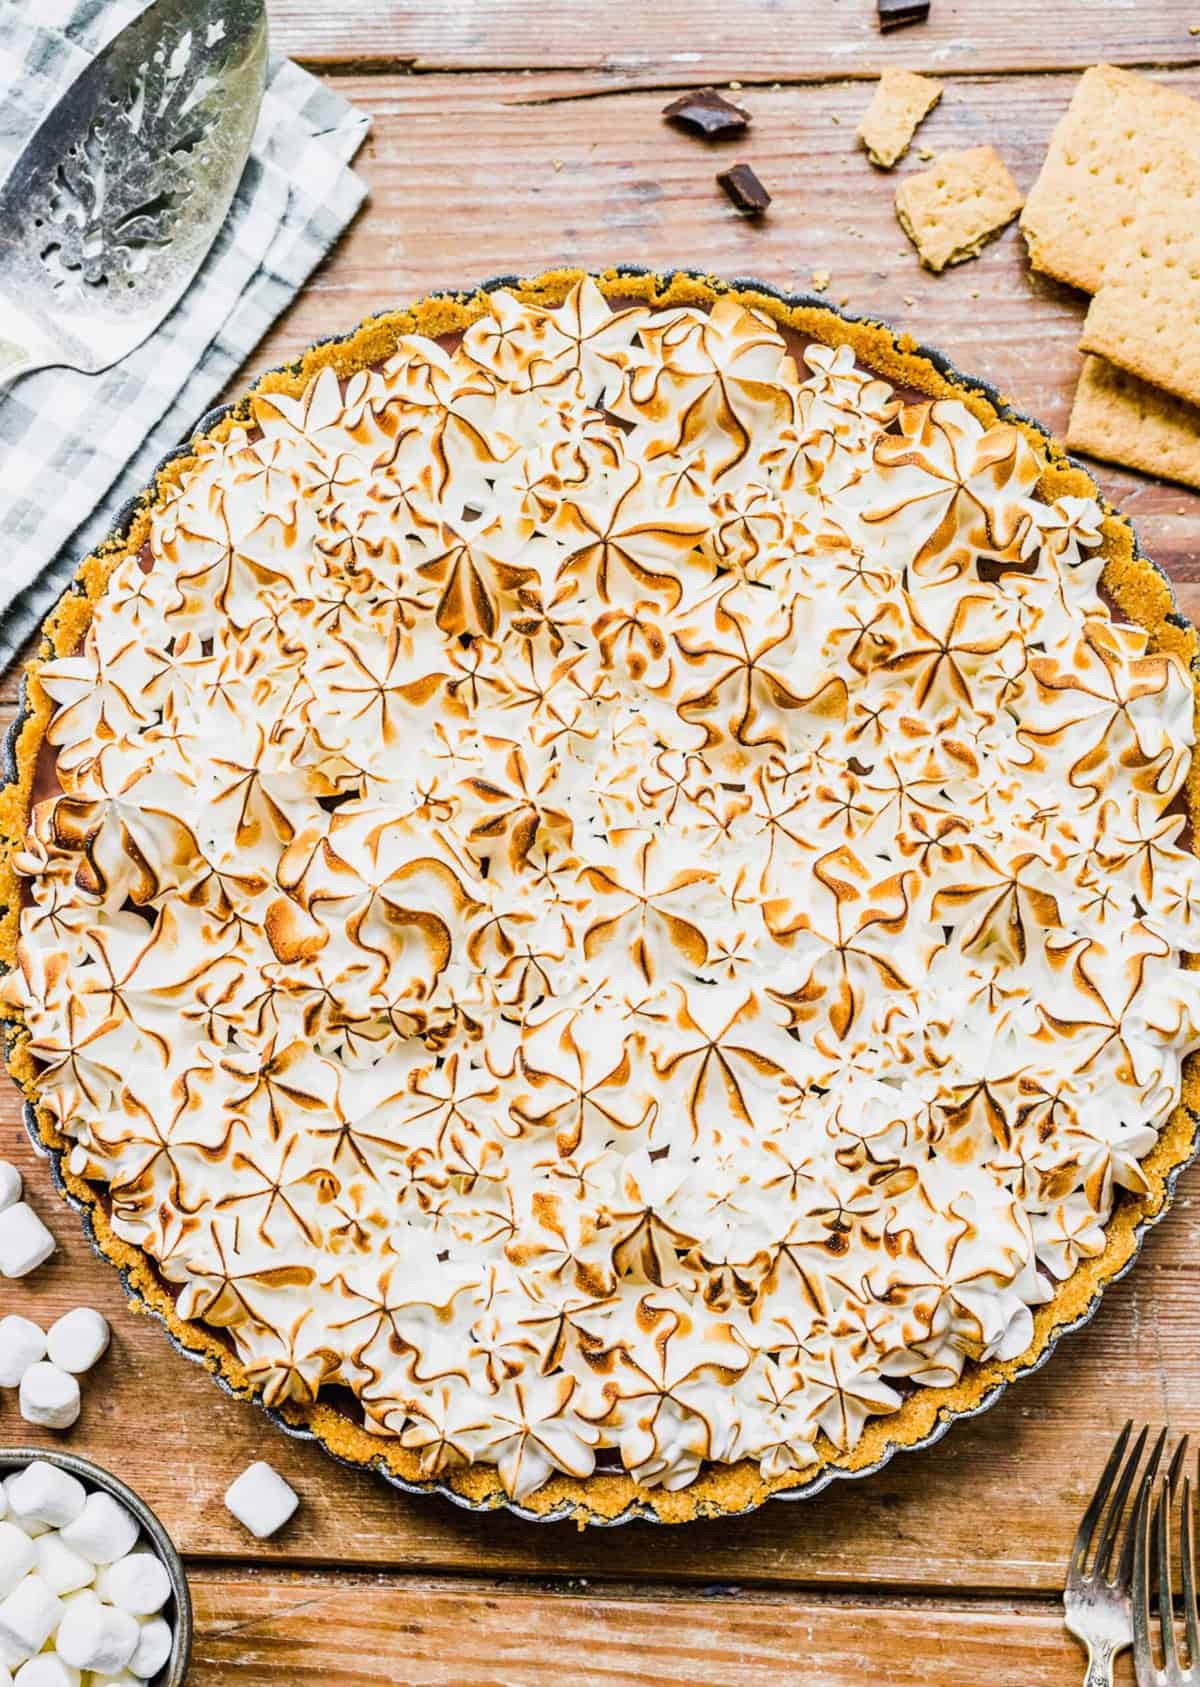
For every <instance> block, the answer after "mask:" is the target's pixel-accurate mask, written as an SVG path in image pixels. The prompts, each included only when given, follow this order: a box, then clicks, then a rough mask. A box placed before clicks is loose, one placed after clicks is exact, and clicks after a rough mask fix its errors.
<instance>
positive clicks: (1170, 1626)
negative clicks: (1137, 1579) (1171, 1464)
mask: <svg viewBox="0 0 1200 1687" xmlns="http://www.w3.org/2000/svg"><path fill="white" fill-rule="evenodd" d="M1154 1523H1155V1533H1156V1535H1157V1537H1158V1548H1157V1550H1158V1623H1159V1627H1160V1628H1161V1629H1162V1648H1163V1668H1164V1669H1165V1670H1166V1672H1167V1675H1168V1676H1169V1677H1171V1676H1177V1675H1178V1673H1179V1654H1178V1651H1177V1650H1176V1647H1175V1607H1174V1605H1173V1604H1172V1601H1171V1489H1170V1486H1169V1480H1168V1478H1167V1477H1165V1476H1164V1477H1163V1480H1162V1486H1161V1488H1160V1489H1159V1496H1158V1503H1157V1504H1156V1506H1155V1508H1154Z"/></svg>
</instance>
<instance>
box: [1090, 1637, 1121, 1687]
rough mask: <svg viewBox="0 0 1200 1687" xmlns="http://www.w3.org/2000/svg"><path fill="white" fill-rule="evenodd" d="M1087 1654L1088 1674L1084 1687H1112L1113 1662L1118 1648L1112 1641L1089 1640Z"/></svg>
mask: <svg viewBox="0 0 1200 1687" xmlns="http://www.w3.org/2000/svg"><path fill="white" fill-rule="evenodd" d="M1087 1653H1088V1663H1087V1674H1086V1675H1085V1676H1084V1678H1083V1687H1112V1678H1113V1660H1114V1659H1115V1657H1116V1655H1117V1647H1116V1646H1114V1645H1113V1643H1112V1641H1111V1640H1096V1641H1092V1640H1089V1641H1088V1642H1087Z"/></svg>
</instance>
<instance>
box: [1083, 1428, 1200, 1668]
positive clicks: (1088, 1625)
mask: <svg viewBox="0 0 1200 1687" xmlns="http://www.w3.org/2000/svg"><path fill="white" fill-rule="evenodd" d="M1132 1434H1133V1424H1132V1422H1130V1423H1127V1424H1126V1425H1125V1427H1124V1429H1123V1430H1122V1431H1121V1433H1120V1435H1118V1437H1117V1443H1116V1446H1115V1447H1114V1448H1113V1450H1112V1452H1111V1453H1110V1454H1109V1457H1108V1463H1107V1464H1106V1465H1105V1467H1104V1470H1103V1473H1102V1474H1101V1477H1100V1480H1099V1482H1098V1483H1097V1484H1096V1491H1095V1493H1094V1494H1093V1495H1092V1497H1091V1500H1090V1502H1089V1504H1088V1508H1087V1510H1086V1511H1085V1512H1084V1514H1083V1521H1082V1522H1081V1523H1080V1525H1079V1533H1078V1534H1077V1535H1076V1536H1075V1545H1074V1546H1073V1547H1072V1549H1071V1562H1070V1567H1069V1568H1068V1570H1067V1585H1066V1588H1065V1589H1064V1591H1063V1605H1064V1607H1065V1609H1066V1624H1067V1628H1068V1629H1069V1630H1070V1631H1071V1633H1072V1634H1073V1635H1074V1636H1075V1638H1076V1639H1077V1640H1080V1641H1082V1642H1083V1644H1084V1646H1085V1647H1086V1648H1087V1655H1088V1665H1087V1674H1086V1676H1085V1677H1084V1687H1112V1678H1113V1661H1114V1659H1115V1658H1116V1656H1117V1653H1118V1652H1122V1651H1124V1649H1125V1647H1126V1646H1129V1645H1132V1643H1133V1633H1134V1613H1133V1602H1132V1599H1131V1596H1130V1583H1131V1577H1132V1574H1133V1569H1134V1555H1135V1547H1136V1543H1137V1540H1138V1538H1139V1534H1138V1529H1137V1528H1136V1527H1134V1526H1133V1525H1134V1524H1135V1523H1137V1522H1138V1521H1139V1520H1140V1519H1141V1516H1142V1512H1143V1510H1147V1511H1148V1503H1149V1494H1150V1489H1151V1485H1152V1483H1153V1480H1154V1475H1155V1472H1156V1471H1157V1469H1158V1464H1159V1460H1160V1459H1161V1458H1162V1453H1163V1447H1164V1446H1165V1445H1166V1440H1167V1432H1166V1430H1165V1429H1164V1430H1163V1431H1162V1433H1161V1434H1160V1435H1159V1437H1158V1439H1157V1440H1156V1441H1155V1443H1154V1446H1153V1447H1152V1448H1151V1450H1150V1458H1149V1461H1148V1462H1147V1464H1146V1467H1145V1469H1144V1471H1143V1472H1142V1477H1141V1481H1140V1484H1139V1486H1138V1491H1137V1494H1136V1496H1135V1498H1134V1503H1133V1506H1132V1507H1131V1508H1130V1516H1129V1519H1128V1521H1129V1523H1130V1525H1131V1526H1130V1527H1128V1528H1126V1529H1125V1532H1124V1536H1123V1538H1122V1534H1121V1529H1122V1522H1123V1520H1124V1514H1125V1503H1126V1501H1127V1500H1128V1498H1129V1491H1130V1489H1131V1488H1132V1486H1133V1482H1134V1478H1135V1477H1136V1476H1137V1472H1138V1466H1139V1464H1140V1463H1141V1460H1142V1454H1143V1453H1144V1452H1145V1450H1146V1441H1147V1438H1148V1436H1149V1434H1150V1431H1149V1428H1148V1427H1146V1428H1143V1429H1142V1431H1141V1433H1140V1434H1139V1435H1138V1437H1137V1440H1136V1441H1135V1442H1134V1444H1133V1451H1132V1452H1129V1451H1128V1449H1129V1440H1130V1437H1131V1436H1132ZM1127 1454H1128V1456H1126V1455H1127ZM1174 1468H1175V1467H1174V1464H1173V1465H1172V1469H1173V1470H1174ZM1118 1541H1120V1545H1121V1550H1120V1557H1119V1558H1117V1557H1116V1554H1117V1543H1118ZM1114 1559H1116V1569H1115V1574H1114ZM1197 1681H1198V1684H1200V1677H1198V1678H1197ZM1139 1687H1143V1684H1142V1682H1141V1678H1140V1677H1139ZM1153 1687H1167V1684H1166V1683H1165V1682H1162V1681H1156V1682H1154V1684H1153ZM1171 1687H1177V1684H1171Z"/></svg>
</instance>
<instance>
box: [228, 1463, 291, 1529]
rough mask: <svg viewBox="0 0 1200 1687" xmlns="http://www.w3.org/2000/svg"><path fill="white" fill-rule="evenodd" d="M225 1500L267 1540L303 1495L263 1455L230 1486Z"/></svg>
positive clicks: (251, 1527)
mask: <svg viewBox="0 0 1200 1687" xmlns="http://www.w3.org/2000/svg"><path fill="white" fill-rule="evenodd" d="M225 1504H226V1505H227V1506H228V1508H229V1510H230V1511H232V1513H233V1515H234V1516H235V1517H236V1518H237V1520H238V1522H239V1523H243V1524H245V1526H246V1528H247V1529H249V1531H250V1533H251V1534H252V1535H255V1536H257V1538H258V1539H259V1540H260V1541H265V1540H266V1538H267V1536H268V1535H273V1534H274V1533H275V1531H276V1530H277V1529H282V1528H283V1525H284V1524H285V1523H286V1522H287V1520H288V1518H289V1517H290V1516H291V1515H292V1513H293V1512H294V1511H295V1509H296V1507H297V1506H298V1505H299V1504H300V1496H299V1495H298V1494H297V1493H296V1491H295V1489H293V1488H289V1486H288V1484H287V1483H286V1482H285V1481H284V1479H283V1477H282V1476H280V1474H279V1472H278V1471H277V1470H272V1468H271V1466H270V1465H269V1464H266V1463H264V1462H263V1461H262V1460H261V1459H260V1460H259V1461H258V1462H257V1463H255V1464H251V1465H247V1466H246V1468H245V1470H243V1472H242V1474H241V1475H240V1476H239V1477H238V1478H237V1480H236V1481H234V1482H231V1483H230V1485H229V1487H228V1488H226V1490H225Z"/></svg>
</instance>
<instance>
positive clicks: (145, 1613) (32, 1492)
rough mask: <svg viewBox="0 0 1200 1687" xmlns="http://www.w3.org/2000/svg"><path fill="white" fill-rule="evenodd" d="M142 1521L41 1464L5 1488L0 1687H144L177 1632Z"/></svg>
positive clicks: (0, 1538) (1, 1495)
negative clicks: (142, 1538) (167, 1613)
mask: <svg viewBox="0 0 1200 1687" xmlns="http://www.w3.org/2000/svg"><path fill="white" fill-rule="evenodd" d="M140 1535H141V1530H140V1527H139V1524H138V1521H137V1519H136V1517H134V1516H133V1515H132V1514H131V1513H130V1512H129V1511H127V1510H126V1509H125V1507H124V1506H123V1505H121V1504H119V1503H118V1502H117V1501H116V1500H115V1499H113V1497H112V1495H111V1494H107V1493H105V1492H103V1491H102V1490H99V1489H96V1490H91V1491H89V1490H88V1489H87V1488H86V1487H85V1486H84V1484H83V1483H82V1482H80V1481H79V1480H78V1479H77V1478H76V1477H74V1476H72V1475H70V1474H69V1473H68V1472H67V1471H65V1470H60V1469H59V1468H58V1467H57V1466H56V1465H52V1464H48V1463H47V1462H46V1461H45V1460H43V1459H36V1460H34V1462H33V1463H32V1464H30V1465H27V1466H26V1467H25V1469H24V1470H21V1471H19V1472H17V1473H16V1474H15V1475H13V1476H9V1477H7V1478H6V1480H5V1482H4V1484H3V1488H2V1489H0V1687H137V1684H138V1683H139V1682H144V1681H148V1680H149V1679H150V1678H151V1677H153V1676H155V1675H157V1674H158V1672H159V1671H160V1670H161V1669H162V1667H163V1665H164V1664H165V1663H166V1662H167V1660H168V1659H169V1658H170V1655H171V1647H172V1645H173V1643H174V1634H173V1631H172V1628H171V1625H170V1623H169V1622H168V1621H167V1620H166V1618H165V1617H164V1616H163V1615H162V1614H161V1613H162V1609H163V1607H164V1605H165V1604H166V1603H167V1601H168V1599H169V1598H170V1597H171V1581H170V1577H169V1576H168V1574H167V1571H166V1567H165V1566H164V1564H163V1562H162V1560H161V1559H160V1558H159V1557H158V1556H157V1554H156V1553H155V1552H154V1551H153V1550H152V1549H151V1548H150V1547H149V1545H148V1544H147V1543H145V1542H144V1541H140Z"/></svg>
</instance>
